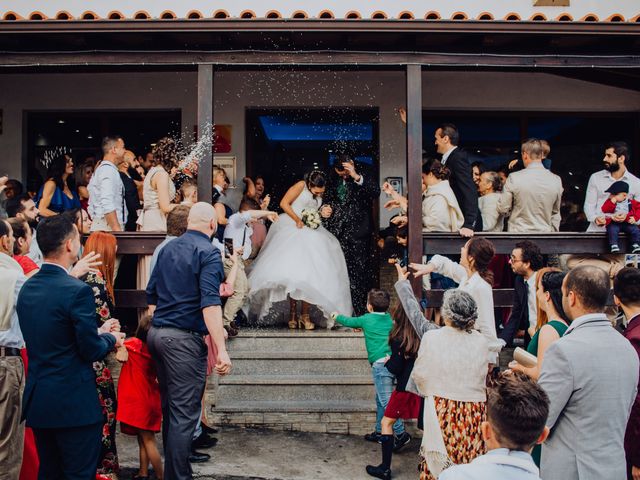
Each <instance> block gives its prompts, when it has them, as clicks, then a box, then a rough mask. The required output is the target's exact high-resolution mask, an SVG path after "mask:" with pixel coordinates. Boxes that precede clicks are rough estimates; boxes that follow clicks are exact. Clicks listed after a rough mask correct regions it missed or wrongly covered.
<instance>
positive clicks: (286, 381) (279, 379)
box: [219, 375, 373, 385]
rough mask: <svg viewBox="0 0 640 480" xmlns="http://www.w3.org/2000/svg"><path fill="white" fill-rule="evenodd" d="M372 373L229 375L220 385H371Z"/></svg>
mask: <svg viewBox="0 0 640 480" xmlns="http://www.w3.org/2000/svg"><path fill="white" fill-rule="evenodd" d="M372 383H373V379H372V378H371V376H370V375H229V376H225V377H220V382H219V385H370V384H372Z"/></svg>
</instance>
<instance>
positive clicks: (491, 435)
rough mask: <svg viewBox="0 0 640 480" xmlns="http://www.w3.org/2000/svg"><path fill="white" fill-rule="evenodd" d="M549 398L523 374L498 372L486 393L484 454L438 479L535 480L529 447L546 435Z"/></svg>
mask: <svg viewBox="0 0 640 480" xmlns="http://www.w3.org/2000/svg"><path fill="white" fill-rule="evenodd" d="M548 415H549V398H548V397H547V394H546V393H545V391H544V390H543V389H542V388H541V387H539V386H538V384H537V383H536V382H535V381H534V380H532V379H531V378H529V377H528V376H526V375H525V374H523V373H519V372H511V371H507V372H504V373H502V374H501V375H500V376H499V377H498V379H497V380H496V381H495V382H494V385H493V386H492V387H491V388H489V389H488V390H487V421H486V422H482V426H481V430H482V436H483V438H484V441H485V443H486V446H487V450H488V452H487V453H486V454H485V455H481V456H480V457H478V458H476V459H475V460H473V461H472V462H471V463H468V464H466V465H456V466H453V467H450V468H448V469H447V470H444V471H443V472H442V473H441V474H440V476H439V477H438V479H439V480H487V479H491V480H539V479H540V473H539V470H538V467H536V465H535V463H534V462H533V458H532V457H531V450H532V449H533V447H534V446H535V445H536V444H538V443H542V442H544V440H545V439H546V438H547V436H548V435H549V428H548V427H547V426H546V425H545V423H546V421H547V417H548Z"/></svg>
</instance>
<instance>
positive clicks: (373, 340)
mask: <svg viewBox="0 0 640 480" xmlns="http://www.w3.org/2000/svg"><path fill="white" fill-rule="evenodd" d="M458 143H459V134H458V131H457V129H456V128H455V126H453V125H451V124H444V125H442V126H440V127H439V128H438V129H437V130H436V132H435V144H436V146H437V150H438V153H440V154H441V156H442V158H441V159H426V161H425V162H424V166H423V175H422V179H423V204H422V221H423V228H424V229H425V231H448V232H459V233H460V235H462V236H463V237H468V238H470V240H468V241H467V242H466V244H465V245H464V247H463V248H462V250H461V255H460V257H459V258H448V257H446V256H442V255H434V256H431V257H429V258H427V259H426V261H425V262H424V263H421V264H410V265H406V252H405V249H404V248H402V247H403V246H405V245H406V236H407V235H406V227H407V222H408V220H407V218H408V217H407V215H406V210H407V208H408V203H407V199H406V198H404V197H402V196H401V195H400V194H398V192H396V191H394V190H393V188H392V187H391V186H390V185H388V184H384V185H383V186H382V191H384V192H385V193H386V194H387V195H388V196H389V197H390V199H389V201H388V202H387V205H386V207H387V208H390V209H400V213H399V215H397V216H396V217H394V218H393V219H392V224H393V227H392V229H393V235H392V237H393V238H394V239H395V242H396V244H397V245H398V246H400V247H401V248H400V251H401V253H400V254H399V255H396V257H397V258H395V261H394V263H395V264H396V268H397V274H398V281H397V282H396V284H395V290H396V294H397V297H398V299H399V303H398V304H397V305H396V306H394V307H393V308H391V298H390V295H389V293H388V292H385V291H383V290H377V289H373V290H371V291H369V293H368V294H367V295H366V302H363V303H366V313H365V312H364V308H363V309H360V310H361V311H358V309H356V316H353V317H348V316H344V315H338V314H335V315H332V317H333V319H334V320H335V322H336V323H337V324H339V325H343V326H345V327H350V328H359V329H362V330H363V334H364V339H365V342H366V348H367V352H368V360H369V363H370V364H371V369H372V376H373V380H374V386H375V390H376V413H377V415H376V424H375V426H374V430H373V431H372V433H371V434H368V435H367V436H366V440H369V441H372V442H378V443H379V444H380V445H381V451H382V462H381V463H380V464H379V465H369V466H367V472H368V473H369V474H370V475H372V476H374V477H377V478H383V479H386V478H391V466H392V456H393V452H397V451H399V450H401V449H402V448H403V447H404V446H406V445H407V444H408V443H410V441H411V436H410V435H409V433H408V432H406V431H405V429H404V425H403V422H402V420H403V419H416V418H417V419H418V422H419V426H420V428H421V429H423V432H424V435H423V439H422V444H421V448H420V457H421V460H420V472H421V473H420V478H421V480H427V479H432V478H443V479H453V478H523V479H529V478H531V479H533V478H544V479H573V478H575V479H578V478H580V479H600V478H612V479H613V478H616V479H618V478H620V479H622V478H625V477H626V476H628V477H629V478H632V477H633V478H638V477H640V450H639V446H640V399H639V398H638V397H637V392H638V375H639V371H640V367H639V360H638V357H639V355H640V330H639V328H638V324H639V322H640V320H638V319H639V318H640V272H639V271H638V270H636V269H630V268H622V265H623V264H624V259H623V258H621V255H620V252H621V249H620V246H619V242H618V234H619V232H620V231H624V232H625V233H626V234H627V235H628V236H629V237H630V238H631V242H630V244H631V249H632V251H633V252H638V251H640V243H639V242H640V232H638V226H637V225H636V222H637V220H640V210H638V204H637V203H636V200H635V198H636V197H637V195H640V182H639V181H638V179H637V178H636V177H635V176H633V175H632V174H631V173H630V172H629V171H628V170H627V169H626V167H625V161H626V160H628V158H629V151H628V147H627V146H626V145H625V144H623V143H622V142H614V143H612V144H610V145H608V146H607V147H606V149H605V158H604V160H603V162H604V167H605V168H604V170H603V171H602V172H597V173H594V174H593V175H592V177H591V179H590V181H589V187H588V189H587V197H586V200H585V213H586V215H587V218H588V219H589V221H590V222H591V225H590V227H589V228H590V230H598V229H600V230H604V229H606V230H607V232H608V239H609V244H610V253H611V254H612V255H610V256H603V255H601V256H597V257H595V256H575V255H574V256H565V257H564V258H562V259H561V262H560V267H561V268H558V267H557V266H556V265H551V264H550V263H554V262H549V260H554V259H549V258H545V257H544V256H543V255H542V254H541V253H540V250H539V248H538V247H537V246H536V245H535V244H534V243H533V242H531V241H523V242H519V243H517V244H516V245H515V246H514V249H513V251H512V253H511V255H510V256H509V258H508V260H507V259H505V258H503V259H502V260H500V256H497V255H496V254H495V248H494V246H493V244H492V243H491V241H489V240H488V239H486V238H483V237H482V236H474V232H479V231H504V230H505V229H506V231H509V232H518V233H526V232H553V231H558V229H559V223H560V204H561V198H562V182H561V181H560V178H559V177H558V176H557V175H555V174H553V173H552V172H551V171H550V170H549V167H550V165H551V162H550V161H549V159H548V158H547V157H548V155H549V145H548V143H546V142H545V141H543V140H537V139H530V140H527V141H526V142H524V143H523V145H522V164H521V167H523V168H522V169H520V170H517V169H518V167H519V165H518V163H517V162H516V163H515V164H513V165H510V167H511V171H510V172H509V174H508V176H507V177H506V179H505V178H503V176H501V173H503V172H491V171H483V168H482V165H481V164H473V165H472V164H471V163H469V161H468V157H467V155H466V153H465V152H464V151H463V150H462V149H461V148H459V147H458ZM140 160H141V159H139V158H138V157H136V155H135V154H134V153H133V152H131V151H128V150H126V147H125V142H124V139H122V138H121V137H117V136H115V137H106V138H105V139H104V141H103V143H102V159H101V160H100V161H99V162H97V163H90V162H89V163H83V164H82V165H81V166H80V167H78V168H77V169H75V167H74V163H73V159H72V158H71V157H70V156H69V155H60V156H59V157H58V158H55V159H54V160H53V161H52V162H51V164H50V165H49V172H48V178H47V180H46V182H45V183H44V185H43V186H42V187H41V189H40V190H39V191H38V192H37V193H36V195H35V196H31V195H29V194H26V193H22V191H21V190H20V187H21V186H20V184H19V183H18V182H15V181H13V180H8V179H6V178H4V179H1V180H0V189H2V190H4V192H3V193H4V195H5V197H6V202H5V206H4V207H5V210H6V214H7V216H8V217H9V218H8V220H4V219H0V273H1V275H0V287H1V290H0V291H2V292H3V294H2V297H0V368H1V369H3V372H2V373H4V375H3V376H2V378H3V381H2V382H0V399H1V400H2V401H0V413H1V415H2V419H3V424H2V425H3V428H2V432H1V438H0V470H3V471H6V472H8V478H24V479H25V480H27V479H31V478H35V477H36V476H37V475H38V472H39V475H40V477H39V478H50V477H51V478H53V477H56V478H58V477H69V478H86V479H90V478H94V477H95V478H98V479H103V478H106V477H111V478H113V477H115V476H117V474H118V472H119V462H118V454H117V447H116V426H117V422H118V421H119V422H120V425H121V429H122V432H123V433H126V434H131V435H135V436H136V437H137V440H138V445H139V452H140V468H139V471H138V474H137V475H138V478H146V477H148V476H149V465H152V467H153V470H154V473H155V476H156V477H157V478H163V476H164V475H166V477H167V478H171V479H173V478H190V475H191V467H190V463H193V462H199V461H206V460H208V459H209V455H208V454H205V453H201V452H198V451H197V450H196V449H198V448H208V447H212V446H214V445H215V443H216V441H217V440H216V439H215V438H214V437H212V436H211V434H212V433H214V429H212V427H210V426H209V425H208V424H207V422H206V415H205V414H204V410H203V401H202V400H203V395H204V391H205V385H206V378H207V376H208V375H209V374H211V373H213V372H214V371H215V372H216V373H217V374H219V375H226V374H228V373H229V372H230V370H231V360H230V359H229V356H228V354H227V351H226V340H227V339H228V338H229V337H233V336H235V335H237V334H238V330H239V323H240V319H241V318H242V315H243V314H242V313H241V312H242V308H243V305H244V304H245V302H246V298H247V295H248V293H249V289H250V285H249V282H248V279H247V275H246V273H245V263H246V262H248V261H250V260H251V259H252V258H253V257H255V255H256V254H257V252H258V251H259V250H260V248H261V246H262V243H263V242H264V239H265V237H266V235H267V229H268V227H269V222H273V221H275V220H276V214H275V212H273V211H271V210H269V204H270V197H269V195H268V194H267V193H266V190H265V183H264V179H262V178H260V177H258V178H255V179H249V178H246V179H245V192H244V195H243V198H242V201H241V202H240V205H239V207H238V209H237V211H234V210H233V209H232V208H231V207H230V206H229V205H227V204H226V202H225V201H224V200H225V192H226V191H227V189H228V188H229V186H230V185H229V179H228V177H227V175H226V173H225V171H224V170H223V169H221V168H218V167H214V171H213V179H212V180H213V198H212V199H211V202H197V199H198V193H197V182H196V175H197V166H195V165H187V166H185V165H182V164H181V159H180V158H179V153H178V148H177V145H176V144H175V142H174V141H173V140H172V139H170V138H163V139H161V140H159V141H158V142H157V143H156V145H155V147H154V149H153V151H152V152H151V153H150V154H149V155H146V156H145V158H144V161H140ZM345 163H346V164H347V165H349V162H345ZM351 167H353V163H352V162H351ZM353 172H355V169H354V170H353ZM346 175H347V176H349V175H352V176H353V178H357V177H360V181H362V176H361V175H359V174H357V173H355V174H351V173H349V172H347V174H346ZM367 180H370V179H367ZM345 182H346V180H345ZM376 188H377V186H376ZM347 221H348V219H347ZM127 230H128V231H135V230H140V231H152V232H166V234H167V237H166V239H165V241H164V242H162V244H160V245H159V246H158V248H157V249H156V251H155V252H154V255H153V256H151V255H145V256H141V257H140V258H139V260H138V266H137V285H138V288H139V289H146V292H147V299H148V303H149V309H144V310H141V311H140V312H139V313H140V314H139V320H138V325H137V328H136V329H135V335H134V336H133V337H131V338H129V339H127V340H125V338H124V337H125V335H124V333H123V332H122V331H121V330H122V328H121V327H122V326H121V325H120V322H119V321H118V320H117V319H116V318H114V308H115V298H114V282H115V279H116V277H117V275H118V269H119V266H120V265H119V264H120V259H119V257H118V255H117V240H116V237H115V236H114V235H113V234H112V233H111V232H118V231H127ZM83 234H85V235H88V238H87V240H86V242H84V245H83V243H82V242H81V235H83ZM349 248H353V245H351V246H350V247H349ZM359 250H362V249H361V248H360V249H359ZM345 256H346V257H348V258H351V257H353V255H349V252H348V251H347V250H345ZM505 268H510V269H511V270H512V272H513V274H514V280H513V286H514V302H513V308H512V309H511V311H510V312H509V315H508V316H505V317H504V318H502V316H501V315H500V314H498V315H497V314H496V309H495V308H494V304H493V294H492V289H493V288H494V287H496V286H499V283H498V282H499V281H500V278H499V277H503V276H504V275H503V274H504V269H505ZM366 273H367V272H366V271H365V272H364V274H366ZM361 274H362V272H361V273H360V275H361ZM410 275H413V276H414V277H416V278H420V277H425V278H426V279H428V281H425V285H427V286H429V285H431V287H434V288H444V289H445V290H447V291H446V293H445V295H444V299H443V305H442V308H441V309H440V311H438V312H435V311H433V310H434V309H425V308H424V307H425V306H424V304H423V303H422V302H421V300H422V299H421V298H416V297H415V295H414V293H413V288H412V286H411V283H410V281H409V276H410ZM611 285H613V290H614V301H615V305H616V306H618V307H619V310H620V311H622V312H623V314H624V317H625V319H626V320H625V321H624V322H623V325H622V329H623V335H624V336H623V335H621V334H620V333H619V332H618V331H617V330H616V328H614V326H612V322H611V320H610V318H609V317H608V316H607V314H610V313H611V308H612V306H611V305H609V302H608V299H609V291H610V288H611ZM34 306H37V308H34ZM354 306H355V302H354ZM295 308H296V309H297V306H296V307H295ZM303 308H304V306H303ZM390 311H391V313H390ZM303 314H304V310H303ZM360 314H361V315H360ZM293 315H294V314H293V313H292V316H293ZM151 318H153V320H151ZM307 322H310V320H309V318H308V315H307V317H306V318H305V319H304V320H303V321H302V324H300V322H299V321H295V322H294V324H291V322H290V328H297V327H299V326H302V327H303V328H307V329H311V328H313V324H312V323H311V325H309V324H308V323H307ZM617 327H619V328H620V327H621V326H620V325H617ZM625 337H626V338H625ZM516 338H522V340H523V342H524V346H525V348H526V349H527V351H528V353H530V354H531V355H533V356H535V357H536V359H537V360H536V362H535V363H534V364H532V365H524V364H521V363H519V362H517V361H514V362H512V363H511V364H510V365H509V370H508V371H506V372H502V373H499V368H498V365H499V360H498V355H499V352H500V351H501V350H502V348H503V347H505V346H512V345H513V343H514V339H516ZM25 346H26V349H25ZM634 348H635V350H634ZM115 361H120V362H121V363H122V364H123V367H122V374H121V376H120V380H119V382H118V385H117V387H116V385H115V383H114V380H113V377H112V375H111V369H112V367H111V366H110V365H113V362H115ZM27 365H28V368H25V366H27ZM25 373H26V386H25V380H24V376H25ZM70 386H72V388H70ZM23 387H24V398H23V396H22V388H23ZM61 391H65V392H68V394H66V395H60V392H61ZM630 412H631V414H630ZM22 419H26V428H25V424H24V423H23V422H22ZM161 430H162V436H163V444H164V465H163V462H162V458H161V456H160V453H159V449H158V445H157V443H156V436H155V434H156V433H157V432H159V431H161ZM78 445H82V446H83V447H82V448H77V446H78ZM20 460H22V461H20ZM5 467H6V468H5Z"/></svg>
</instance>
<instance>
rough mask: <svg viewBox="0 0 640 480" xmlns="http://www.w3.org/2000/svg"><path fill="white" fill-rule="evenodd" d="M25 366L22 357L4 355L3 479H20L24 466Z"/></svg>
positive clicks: (0, 399)
mask: <svg viewBox="0 0 640 480" xmlns="http://www.w3.org/2000/svg"><path fill="white" fill-rule="evenodd" d="M23 392H24V366H23V364H22V359H21V358H20V357H0V479H2V480H5V479H6V480H17V479H18V478H19V477H20V468H21V466H22V449H23V447H24V423H23V422H22V421H21V419H20V417H21V416H22V393H23Z"/></svg>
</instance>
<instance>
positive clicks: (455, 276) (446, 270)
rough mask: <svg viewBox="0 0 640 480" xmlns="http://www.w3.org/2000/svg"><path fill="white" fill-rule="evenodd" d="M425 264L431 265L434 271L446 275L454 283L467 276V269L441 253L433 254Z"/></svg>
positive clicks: (463, 279) (462, 280)
mask: <svg viewBox="0 0 640 480" xmlns="http://www.w3.org/2000/svg"><path fill="white" fill-rule="evenodd" d="M427 264H431V265H433V268H434V269H433V271H434V272H435V273H439V274H440V275H443V276H445V277H448V278H450V279H451V280H453V281H454V282H456V283H462V282H464V281H465V280H466V279H467V278H468V276H467V271H466V270H465V268H464V267H463V266H462V265H460V264H459V263H456V262H454V261H452V260H450V259H448V258H447V257H443V256H442V255H434V256H433V257H431V260H429V262H428V263H427Z"/></svg>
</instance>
